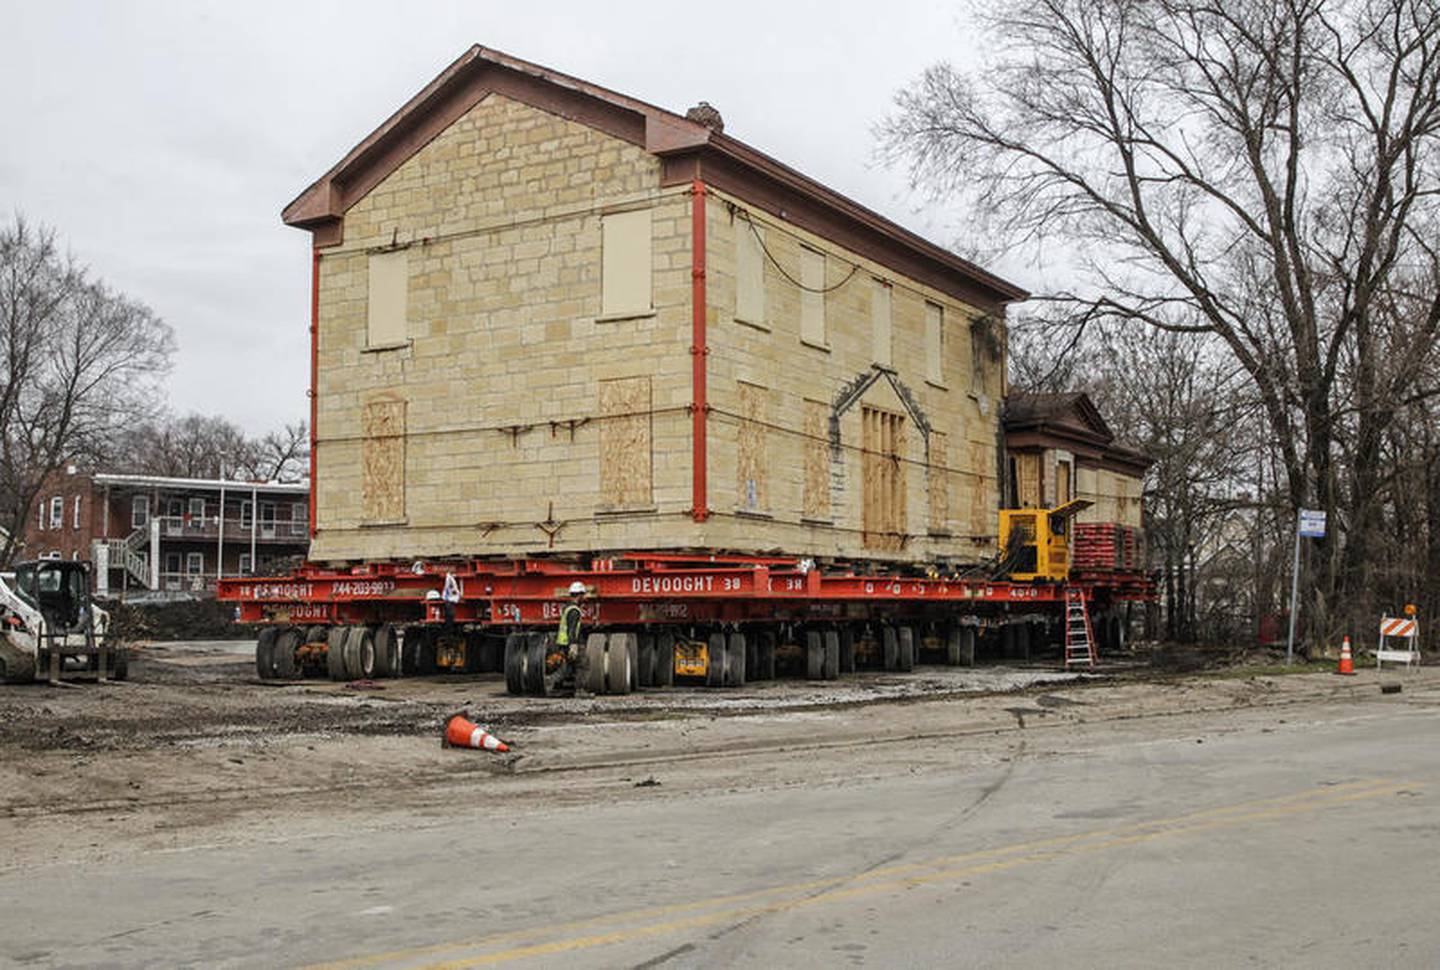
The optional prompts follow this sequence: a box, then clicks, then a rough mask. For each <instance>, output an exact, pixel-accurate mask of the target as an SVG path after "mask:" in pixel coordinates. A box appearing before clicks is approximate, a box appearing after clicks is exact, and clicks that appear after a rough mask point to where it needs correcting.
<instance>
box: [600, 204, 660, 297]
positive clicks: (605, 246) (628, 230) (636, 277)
mask: <svg viewBox="0 0 1440 970" xmlns="http://www.w3.org/2000/svg"><path fill="white" fill-rule="evenodd" d="M600 225H601V227H602V230H603V237H604V238H603V239H602V240H601V243H600V245H601V249H600V261H601V270H600V275H601V279H600V313H601V315H602V316H607V317H610V316H623V315H624V314H627V313H649V312H650V210H649V209H638V210H636V211H634V212H615V213H611V214H610V215H608V216H603V217H602V218H601V220H600Z"/></svg>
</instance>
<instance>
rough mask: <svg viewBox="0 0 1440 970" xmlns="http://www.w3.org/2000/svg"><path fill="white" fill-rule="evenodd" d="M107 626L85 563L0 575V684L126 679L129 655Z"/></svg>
mask: <svg viewBox="0 0 1440 970" xmlns="http://www.w3.org/2000/svg"><path fill="white" fill-rule="evenodd" d="M109 626H110V614H108V613H106V612H105V611H104V610H102V609H100V607H98V606H96V605H95V604H94V602H93V601H92V600H91V598H90V568H89V564H88V563H81V562H67V561H65V560H63V559H42V560H39V561H38V562H22V563H18V564H17V565H16V566H15V570H14V572H8V573H0V682H9V683H17V682H20V683H23V682H27V681H35V680H49V681H50V682H52V683H58V682H59V681H61V680H62V679H65V680H73V679H81V678H93V679H96V680H102V681H103V680H124V679H125V678H126V676H127V675H128V674H129V665H130V657H129V652H128V651H127V650H126V649H125V647H124V646H122V645H119V644H114V643H111V642H110V638H109V636H108V632H109Z"/></svg>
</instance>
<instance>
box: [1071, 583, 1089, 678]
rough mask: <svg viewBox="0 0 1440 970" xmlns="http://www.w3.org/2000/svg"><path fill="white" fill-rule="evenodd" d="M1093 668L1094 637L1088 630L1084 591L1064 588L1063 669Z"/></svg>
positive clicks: (1087, 610)
mask: <svg viewBox="0 0 1440 970" xmlns="http://www.w3.org/2000/svg"><path fill="white" fill-rule="evenodd" d="M1082 665H1083V666H1086V667H1094V666H1095V636H1094V634H1093V633H1092V631H1091V629H1090V610H1089V609H1088V608H1087V607H1086V605H1085V591H1084V590H1082V589H1078V588H1076V587H1073V586H1067V587H1065V667H1066V669H1067V670H1068V669H1069V668H1071V667H1078V666H1082Z"/></svg>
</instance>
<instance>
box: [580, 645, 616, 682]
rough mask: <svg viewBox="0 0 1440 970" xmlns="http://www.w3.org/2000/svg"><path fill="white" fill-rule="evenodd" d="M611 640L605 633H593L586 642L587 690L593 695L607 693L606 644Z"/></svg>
mask: <svg viewBox="0 0 1440 970" xmlns="http://www.w3.org/2000/svg"><path fill="white" fill-rule="evenodd" d="M609 639H610V638H609V637H607V636H606V635H605V634H603V633H592V634H590V636H589V637H587V638H586V640H585V646H584V647H583V648H582V649H584V651H585V662H586V670H585V673H586V676H587V677H588V678H589V683H588V684H586V685H585V689H586V690H588V691H589V692H590V693H592V694H603V693H605V644H606V642H607V641H608V640H609Z"/></svg>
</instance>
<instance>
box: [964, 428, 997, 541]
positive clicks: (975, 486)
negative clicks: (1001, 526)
mask: <svg viewBox="0 0 1440 970" xmlns="http://www.w3.org/2000/svg"><path fill="white" fill-rule="evenodd" d="M990 460H991V458H990V450H989V449H988V448H986V447H985V446H984V445H983V444H981V443H980V442H978V441H972V442H970V468H971V470H972V472H973V474H971V475H967V476H966V478H965V483H966V486H967V487H968V488H969V489H970V535H972V536H986V535H991V534H992V530H993V529H995V528H996V525H997V523H996V518H997V517H996V516H995V514H994V511H993V510H992V509H991V507H990V497H989V495H988V494H987V493H988V491H989V489H988V488H987V486H986V476H985V472H986V470H987V469H988V468H990V467H991V466H990V464H989V462H990Z"/></svg>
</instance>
